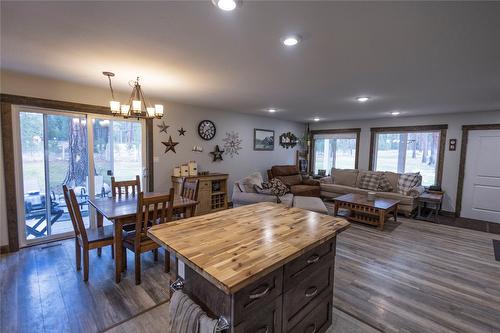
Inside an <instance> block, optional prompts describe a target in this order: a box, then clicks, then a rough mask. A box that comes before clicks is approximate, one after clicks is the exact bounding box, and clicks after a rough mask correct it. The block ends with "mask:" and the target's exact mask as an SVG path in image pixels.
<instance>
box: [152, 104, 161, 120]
mask: <svg viewBox="0 0 500 333" xmlns="http://www.w3.org/2000/svg"><path fill="white" fill-rule="evenodd" d="M154 115H155V117H157V118H161V117H163V105H162V104H155V114H154Z"/></svg>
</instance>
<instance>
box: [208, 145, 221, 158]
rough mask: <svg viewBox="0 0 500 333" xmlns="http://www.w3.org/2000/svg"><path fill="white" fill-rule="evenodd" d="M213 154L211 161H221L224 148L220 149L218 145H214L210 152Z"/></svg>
mask: <svg viewBox="0 0 500 333" xmlns="http://www.w3.org/2000/svg"><path fill="white" fill-rule="evenodd" d="M210 154H212V156H213V160H212V162H217V161H222V154H224V150H220V148H219V145H215V150H214V151H212V152H210Z"/></svg>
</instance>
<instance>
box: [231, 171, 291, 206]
mask: <svg viewBox="0 0 500 333" xmlns="http://www.w3.org/2000/svg"><path fill="white" fill-rule="evenodd" d="M263 181H264V180H263V178H262V175H261V173H260V172H254V173H252V174H251V175H249V176H247V177H245V178H242V179H239V180H237V181H235V182H234V185H233V196H232V199H231V201H232V203H233V207H240V206H245V205H251V204H254V203H259V202H276V197H275V196H274V195H270V194H264V193H258V192H257V191H256V189H255V185H257V186H259V187H260V186H262V182H263ZM280 200H281V203H282V204H283V205H286V206H287V207H292V205H293V194H292V193H287V194H285V195H284V196H282V197H281V198H280Z"/></svg>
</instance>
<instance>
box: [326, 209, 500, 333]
mask: <svg viewBox="0 0 500 333" xmlns="http://www.w3.org/2000/svg"><path fill="white" fill-rule="evenodd" d="M493 238H495V239H500V236H499V235H493V234H489V233H484V232H478V231H473V230H467V229H461V228H455V227H449V226H444V225H438V224H433V223H428V222H423V221H416V220H409V219H404V218H400V219H399V223H398V224H396V223H394V222H389V223H388V225H387V227H386V229H385V230H384V231H379V230H377V229H375V228H373V227H370V226H364V225H360V224H354V225H353V226H352V228H351V229H349V230H347V231H346V232H344V233H342V234H341V235H340V236H339V238H338V243H337V250H338V251H337V262H336V271H335V274H336V275H335V297H334V305H335V306H336V307H338V308H339V309H341V310H343V311H345V312H347V313H349V314H350V315H352V316H354V317H356V318H358V319H360V320H361V321H363V322H365V323H367V324H369V325H370V326H372V327H376V328H378V329H380V330H381V331H383V332H388V333H392V332H405V333H406V332H407V333H409V332H415V333H424V332H425V333H431V332H471V333H472V332H477V333H493V332H495V333H498V332H500V262H498V261H495V258H494V253H493V246H492V239H493Z"/></svg>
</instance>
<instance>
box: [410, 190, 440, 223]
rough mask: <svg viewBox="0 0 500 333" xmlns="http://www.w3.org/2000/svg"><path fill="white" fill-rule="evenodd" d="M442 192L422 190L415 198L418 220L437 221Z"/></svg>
mask: <svg viewBox="0 0 500 333" xmlns="http://www.w3.org/2000/svg"><path fill="white" fill-rule="evenodd" d="M443 197H444V192H424V193H422V194H421V195H420V196H419V197H418V199H417V216H416V217H415V218H416V219H418V220H423V221H429V222H439V220H438V219H439V211H440V210H441V205H442V203H443Z"/></svg>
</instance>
